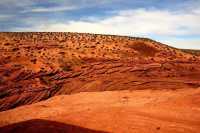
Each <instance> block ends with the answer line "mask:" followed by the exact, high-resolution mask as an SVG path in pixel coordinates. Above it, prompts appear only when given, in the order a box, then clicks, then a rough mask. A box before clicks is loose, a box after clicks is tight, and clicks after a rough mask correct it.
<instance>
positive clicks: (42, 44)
mask: <svg viewBox="0 0 200 133" xmlns="http://www.w3.org/2000/svg"><path fill="white" fill-rule="evenodd" d="M199 79H200V63H199V57H198V56H194V55H192V54H191V52H185V51H183V50H180V49H175V48H173V47H169V46H167V45H164V44H162V43H159V42H157V41H154V40H151V39H148V38H136V37H127V36H112V35H99V34H83V33H60V32H59V33H50V32H43V33H39V32H36V33H31V32H29V33H25V32H24V33H17V32H16V33H0V110H1V111H3V110H7V109H12V108H15V107H18V106H21V105H25V104H31V103H35V102H38V101H41V100H45V99H48V98H50V97H52V96H55V95H60V94H72V93H78V92H85V91H87V92H89V91H112V90H134V89H160V88H162V89H178V88H184V87H192V88H196V87H198V86H199V84H200V83H199Z"/></svg>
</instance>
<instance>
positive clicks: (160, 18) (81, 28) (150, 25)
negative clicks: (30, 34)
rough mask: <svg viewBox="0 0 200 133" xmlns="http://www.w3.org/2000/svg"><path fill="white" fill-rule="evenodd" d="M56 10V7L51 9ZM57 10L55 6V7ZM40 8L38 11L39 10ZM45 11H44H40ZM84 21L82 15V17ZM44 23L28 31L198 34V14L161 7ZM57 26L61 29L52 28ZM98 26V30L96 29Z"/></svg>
mask: <svg viewBox="0 0 200 133" xmlns="http://www.w3.org/2000/svg"><path fill="white" fill-rule="evenodd" d="M55 10H57V9H55ZM58 10H59V9H58ZM41 11H42V10H41ZM43 11H46V10H43ZM83 19H84V20H86V19H85V18H83ZM84 20H80V21H70V22H68V23H66V24H65V23H59V22H57V23H49V24H48V23H45V25H39V26H38V25H37V22H36V25H35V26H34V29H32V27H31V28H30V30H39V31H40V30H41V31H43V30H45V31H54V30H56V31H75V32H91V33H108V34H119V35H149V34H154V35H166V36H174V35H200V24H199V22H200V13H198V12H196V13H185V12H182V13H174V12H169V11H162V10H146V9H137V10H125V11H119V12H118V13H117V14H116V15H114V16H111V17H109V18H105V19H103V20H99V18H96V19H94V18H93V20H92V21H84ZM56 26H59V27H61V26H62V28H56V29H55V28H54V27H56ZM97 29H98V30H97Z"/></svg>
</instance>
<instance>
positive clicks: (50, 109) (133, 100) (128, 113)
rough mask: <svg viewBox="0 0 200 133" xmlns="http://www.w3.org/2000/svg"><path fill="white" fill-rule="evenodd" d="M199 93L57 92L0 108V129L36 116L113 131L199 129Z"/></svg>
mask: <svg viewBox="0 0 200 133" xmlns="http://www.w3.org/2000/svg"><path fill="white" fill-rule="evenodd" d="M199 97H200V89H189V88H188V89H179V90H150V89H149V90H135V91H105V92H89V93H88V92H82V93H79V94H74V95H60V96H55V97H52V98H50V99H49V100H46V101H42V102H39V103H36V104H32V105H25V106H21V107H18V108H15V109H13V110H8V111H4V112H0V126H1V128H0V131H4V130H3V128H4V127H5V126H6V125H10V124H14V123H19V122H23V121H28V120H34V119H40V120H48V121H55V122H60V123H64V124H70V125H76V126H80V127H84V128H88V129H92V130H98V131H105V132H113V133H131V132H134V133H147V132H148V133H155V132H159V133H172V132H173V133H199V131H200V99H199ZM22 131H23V130H22Z"/></svg>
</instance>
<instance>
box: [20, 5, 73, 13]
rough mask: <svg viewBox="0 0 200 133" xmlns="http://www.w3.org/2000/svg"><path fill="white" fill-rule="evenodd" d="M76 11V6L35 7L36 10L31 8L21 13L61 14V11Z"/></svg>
mask: <svg viewBox="0 0 200 133" xmlns="http://www.w3.org/2000/svg"><path fill="white" fill-rule="evenodd" d="M74 9H77V7H76V6H59V7H49V8H45V7H37V8H32V9H28V10H24V11H22V12H21V13H27V12H35V13H36V12H61V11H69V10H74Z"/></svg>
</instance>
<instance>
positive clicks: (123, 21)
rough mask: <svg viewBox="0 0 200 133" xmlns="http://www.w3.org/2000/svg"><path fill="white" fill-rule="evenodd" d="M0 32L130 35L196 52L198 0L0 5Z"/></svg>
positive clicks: (11, 1)
mask: <svg viewBox="0 0 200 133" xmlns="http://www.w3.org/2000/svg"><path fill="white" fill-rule="evenodd" d="M0 31H63V32H65V31H66V32H88V33H100V34H116V35H128V36H139V37H149V38H152V39H155V40H157V41H160V42H163V43H166V44H168V45H171V46H174V47H178V48H193V49H200V0H20V1H19V0H1V1H0Z"/></svg>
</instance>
